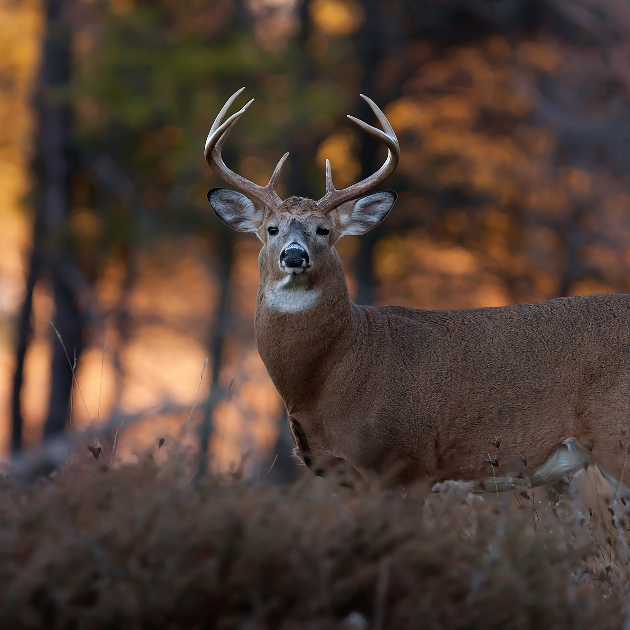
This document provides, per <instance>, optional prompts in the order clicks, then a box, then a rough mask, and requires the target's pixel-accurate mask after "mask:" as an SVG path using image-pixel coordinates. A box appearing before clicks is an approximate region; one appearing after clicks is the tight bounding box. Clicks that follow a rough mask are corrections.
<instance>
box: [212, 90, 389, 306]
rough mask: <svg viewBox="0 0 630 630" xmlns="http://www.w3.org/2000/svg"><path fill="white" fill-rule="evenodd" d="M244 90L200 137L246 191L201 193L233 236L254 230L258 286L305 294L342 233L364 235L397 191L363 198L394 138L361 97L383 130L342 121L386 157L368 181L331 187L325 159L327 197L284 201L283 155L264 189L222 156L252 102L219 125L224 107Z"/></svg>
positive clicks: (384, 169)
mask: <svg viewBox="0 0 630 630" xmlns="http://www.w3.org/2000/svg"><path fill="white" fill-rule="evenodd" d="M243 89H244V88H241V89H240V90H238V92H236V93H235V94H233V95H232V96H231V97H230V98H229V99H228V101H227V103H226V104H225V105H224V106H223V109H221V111H220V112H219V115H218V116H217V118H216V120H215V121H214V123H213V125H212V128H211V129H210V133H209V134H208V138H207V140H206V146H205V157H206V160H207V161H208V164H209V165H210V167H211V168H212V170H213V171H214V172H215V173H216V174H217V175H219V176H220V177H221V178H222V179H223V180H224V181H226V182H227V183H228V184H231V185H232V186H234V187H235V188H238V189H239V190H241V191H242V192H243V193H245V194H242V193H241V192H236V191H233V190H227V189H222V188H214V189H212V190H210V191H209V192H208V201H209V202H210V205H211V206H212V208H213V210H214V211H215V213H216V214H217V216H218V217H219V218H220V219H221V220H222V221H223V222H224V223H226V224H227V225H229V226H230V227H231V228H233V229H235V230H237V231H239V232H253V233H255V234H256V235H257V236H258V238H259V239H260V240H261V241H262V243H263V249H262V252H261V256H260V259H259V262H260V271H261V281H262V280H263V278H264V280H265V282H268V283H271V286H275V287H276V288H286V289H293V290H296V289H300V288H302V289H309V288H311V289H312V288H313V287H314V286H315V285H317V284H318V280H319V279H320V278H321V277H322V275H325V273H326V270H327V269H328V263H329V260H330V255H331V251H334V249H333V245H334V243H335V242H336V241H337V240H338V239H339V238H341V237H342V236H345V235H348V234H354V235H358V234H364V233H365V232H367V231H369V230H371V229H372V228H373V227H375V226H376V225H378V224H379V223H380V222H381V221H382V220H383V219H384V218H385V216H386V215H387V213H388V212H389V211H390V209H391V208H392V206H393V205H394V202H395V201H396V193H395V192H393V191H385V192H378V193H373V194H371V195H367V196H364V195H365V194H366V193H367V192H368V191H370V190H371V189H372V188H374V187H375V186H377V185H378V184H380V183H381V182H382V181H383V180H385V179H386V178H387V177H388V176H389V175H390V174H391V173H392V171H393V170H394V169H395V168H396V166H397V165H398V161H399V156H400V148H399V146H398V139H397V138H396V134H395V133H394V130H393V129H392V126H391V125H390V124H389V121H388V120H387V118H386V117H385V114H383V112H382V111H381V110H380V109H379V107H378V106H377V105H376V104H375V103H374V102H373V101H372V100H371V99H369V98H368V97H367V96H363V95H361V96H362V98H363V99H364V100H365V101H366V102H367V103H368V104H369V106H370V107H371V108H372V111H373V112H374V113H375V114H376V117H377V118H378V119H379V121H380V123H381V125H382V126H383V129H384V131H381V130H380V129H376V128H375V127H372V126H370V125H368V124H366V123H364V122H363V121H361V120H358V119H356V118H354V117H353V116H348V118H350V120H352V121H354V122H355V123H356V124H357V125H359V126H360V127H361V128H362V129H364V130H365V131H367V132H368V133H369V134H371V135H373V136H376V137H377V138H379V139H380V140H382V141H383V142H384V143H385V145H386V146H387V148H388V154H387V159H386V160H385V163H384V164H383V166H381V168H380V169H379V170H378V171H377V172H376V173H374V174H373V175H371V176H370V177H368V178H367V179H364V180H363V181H361V182H358V183H356V184H353V185H352V186H349V187H348V188H344V189H343V190H337V189H335V186H334V184H333V181H332V173H331V168H330V162H329V161H328V160H326V194H325V195H324V196H323V197H322V198H321V199H319V200H318V201H314V200H312V199H305V198H302V197H289V198H288V199H286V200H284V201H283V200H282V199H281V198H280V197H279V196H278V194H277V192H276V186H277V183H278V179H279V177H280V172H281V170H282V166H283V165H284V162H285V160H286V159H287V157H288V155H289V154H288V153H285V154H284V155H283V156H282V158H281V159H280V161H279V162H278V164H277V166H276V168H275V170H274V172H273V175H272V176H271V179H270V180H269V183H268V184H267V186H258V185H256V184H254V183H253V182H251V181H249V180H247V179H245V178H244V177H241V176H240V175H237V174H236V173H234V172H233V171H232V170H230V169H229V168H228V167H227V166H226V165H225V163H224V162H223V159H222V157H221V150H222V148H223V145H224V144H225V141H226V139H227V136H228V134H229V132H230V130H231V129H232V127H233V126H234V125H235V124H236V122H237V121H238V120H239V118H240V117H241V116H242V115H243V114H244V113H245V111H246V110H247V108H248V107H249V106H250V105H251V104H252V102H253V99H252V100H251V101H249V103H247V104H246V105H245V107H243V108H242V109H241V110H240V111H238V112H236V113H235V114H233V115H232V116H230V117H229V118H228V119H227V120H226V121H225V122H223V119H224V118H225V115H226V113H227V111H228V109H229V107H230V106H231V105H232V103H233V102H234V100H235V99H236V97H237V96H238V95H239V94H240V93H241V92H242V91H243ZM334 255H335V257H336V254H334ZM294 297H295V296H294ZM315 297H316V293H315V292H312V293H310V295H309V296H308V299H307V300H306V302H308V301H309V299H313V298H315ZM285 302H286V301H285ZM293 302H295V300H294V301H293ZM306 305H307V304H306V303H302V302H301V301H300V300H297V302H296V303H295V304H293V306H294V307H295V308H288V309H287V308H283V309H282V310H296V308H302V307H304V306H306ZM286 306H287V303H285V304H284V307H286Z"/></svg>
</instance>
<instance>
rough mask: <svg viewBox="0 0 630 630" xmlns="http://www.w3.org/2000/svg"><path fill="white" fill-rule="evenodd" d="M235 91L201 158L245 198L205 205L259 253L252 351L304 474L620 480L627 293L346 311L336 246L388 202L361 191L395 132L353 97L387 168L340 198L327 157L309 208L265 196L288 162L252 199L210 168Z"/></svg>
mask: <svg viewBox="0 0 630 630" xmlns="http://www.w3.org/2000/svg"><path fill="white" fill-rule="evenodd" d="M241 91H242V90H239V91H238V92H236V94H234V95H233V96H232V97H231V98H230V99H229V100H228V102H227V103H226V104H225V106H224V107H223V109H222V110H221V112H220V113H219V115H218V116H217V118H216V120H215V122H214V124H213V125H212V128H211V130H210V133H209V135H208V139H207V141H206V146H205V156H206V159H207V161H208V163H209V164H210V166H211V167H212V168H213V170H214V171H215V173H217V174H218V175H219V176H220V177H222V178H223V179H224V180H225V181H226V182H228V183H229V184H231V185H232V186H234V187H235V188H238V189H240V190H241V191H243V192H244V193H245V194H246V195H247V196H245V195H243V194H241V193H240V192H234V191H232V190H225V189H213V190H211V191H210V192H209V193H208V200H209V202H210V205H211V206H212V208H213V209H214V211H215V212H216V214H217V215H218V216H219V218H220V219H222V220H223V221H224V222H225V223H227V225H229V226H230V227H232V228H234V229H235V230H238V231H241V232H253V233H255V234H256V235H257V236H258V238H259V239H260V240H261V241H262V244H263V246H262V250H261V251H260V256H259V258H258V265H259V268H260V284H259V287H258V296H257V298H256V319H255V327H256V339H257V342H258V349H259V352H260V356H261V357H262V360H263V361H264V363H265V366H266V367H267V370H268V372H269V375H270V376H271V378H272V380H273V382H274V384H275V386H276V388H277V389H278V392H279V393H280V395H281V396H282V398H283V400H284V403H285V405H286V408H287V414H288V418H289V424H290V427H291V433H292V435H293V439H294V441H295V444H296V446H297V450H298V451H299V454H300V456H301V458H302V459H303V460H304V462H305V463H306V464H307V465H308V466H309V467H310V468H312V469H313V470H314V471H315V472H316V474H324V473H325V471H326V470H327V467H328V466H331V465H333V464H334V465H337V464H338V463H339V462H340V461H342V462H344V463H345V464H347V465H348V466H350V467H351V468H352V469H354V471H358V473H360V474H361V475H362V476H364V477H366V478H370V477H371V476H373V475H381V476H387V474H390V476H391V482H392V483H396V484H398V483H403V484H404V483H408V482H410V481H413V480H415V479H418V478H420V477H424V476H430V477H432V478H434V479H436V480H443V479H456V480H462V481H465V482H469V484H468V486H469V487H470V489H472V490H475V491H483V490H487V491H494V490H495V489H499V490H505V489H508V488H511V487H513V486H514V485H521V484H522V485H529V484H531V485H533V486H537V485H542V484H547V483H553V482H556V481H559V480H561V479H564V478H565V477H567V476H570V475H573V474H576V473H577V472H579V471H580V470H582V469H583V468H584V467H585V465H586V464H587V463H589V462H590V461H594V462H595V463H597V464H598V465H599V467H600V468H601V469H602V470H603V471H605V473H606V474H607V475H608V479H609V481H610V482H611V483H612V484H616V481H615V479H618V480H619V481H620V482H623V480H622V477H623V469H624V468H625V463H626V462H625V454H626V453H627V450H626V449H627V446H626V445H625V442H626V438H625V437H624V436H623V435H620V428H621V427H622V426H624V425H627V424H628V423H630V296H627V295H590V296H583V297H571V298H560V299H555V300H549V301H547V302H541V303H539V304H520V305H516V306H506V307H501V308H477V309H466V310H458V311H429V310H412V309H408V308H402V307H398V306H380V307H371V306H358V305H356V304H354V303H353V302H352V301H351V300H350V297H349V295H348V289H347V287H346V280H345V276H344V272H343V269H342V265H341V261H340V259H339V256H338V254H337V252H336V250H335V247H334V244H335V242H336V241H337V240H338V239H339V238H341V237H342V236H344V235H347V234H363V233H365V232H367V231H368V230H370V229H371V228H373V227H374V226H375V225H377V224H378V223H380V222H381V221H382V220H383V219H384V218H385V216H386V215H387V213H388V212H389V210H390V209H391V207H392V206H393V204H394V202H395V200H396V193H394V192H392V191H385V192H377V193H373V194H371V195H367V196H363V195H365V194H366V193H368V192H369V191H370V190H371V189H372V188H374V187H375V186H377V185H378V184H380V183H381V182H382V181H383V180H384V179H385V178H386V177H387V176H388V175H389V174H390V173H391V172H392V171H393V170H394V169H395V168H396V165H397V164H398V159H399V153H400V149H399V146H398V140H397V139H396V134H395V133H394V130H393V129H392V127H391V125H390V124H389V122H388V120H387V118H386V117H385V115H384V114H383V112H382V111H381V110H380V109H379V108H378V107H377V106H376V105H375V104H374V103H373V102H372V101H371V100H370V99H368V98H366V97H365V96H364V97H363V98H364V99H365V100H366V101H367V102H368V103H369V105H370V107H371V108H372V110H373V111H374V113H375V114H376V117H377V118H378V120H379V121H380V123H381V125H382V126H383V129H384V131H381V130H379V129H376V128H374V127H371V126H370V125H367V124H366V123H364V122H362V121H360V120H357V119H355V118H353V117H351V116H349V118H351V120H353V121H354V122H356V123H357V124H358V125H359V126H360V127H361V128H362V129H364V130H365V131H366V132H367V133H370V134H372V135H374V136H376V137H377V138H379V139H380V140H382V141H383V143H384V144H385V145H386V146H387V148H388V155H387V159H386V161H385V163H384V164H383V166H382V167H381V168H380V169H379V170H378V171H377V172H376V173H374V174H373V175H372V176H370V177H368V178H367V179H365V180H364V181H362V182H360V183H358V184H354V185H352V186H349V187H348V188H345V189H343V190H336V189H335V187H334V186H333V182H332V176H331V170H330V164H329V162H328V161H327V162H326V194H325V195H324V196H323V197H322V198H321V199H320V200H319V201H313V200H312V199H303V198H300V197H289V198H288V199H286V200H284V201H283V200H282V199H280V197H279V196H278V194H277V193H276V184H277V182H278V177H279V175H280V170H281V167H282V165H283V163H284V161H285V160H286V158H287V156H288V153H287V154H285V155H284V156H283V157H282V159H281V160H280V162H279V163H278V165H277V167H276V169H275V171H274V173H273V175H272V177H271V180H270V181H269V184H268V185H267V186H264V187H262V186H257V185H256V184H254V183H252V182H250V181H248V180H246V179H244V178H243V177H241V176H239V175H237V174H236V173H234V172H232V171H231V170H230V169H229V168H227V167H226V165H225V164H224V162H223V160H222V158H221V149H222V147H223V144H224V143H225V140H226V138H227V136H228V133H229V132H230V130H231V129H232V127H233V126H234V124H235V123H236V122H237V121H238V120H239V118H240V117H241V116H242V115H243V113H244V112H245V110H246V109H247V108H248V107H249V105H250V104H251V102H252V101H250V102H249V103H248V104H247V105H246V106H245V107H243V109H241V110H240V111H238V112H237V113H235V114H234V115H232V116H231V117H230V118H228V119H227V120H226V121H225V122H223V119H224V118H225V115H226V112H227V111H228V108H229V107H230V106H231V104H232V103H233V101H234V100H235V98H236V97H237V96H238V95H239V94H240V92H241ZM496 436H501V439H498V438H496ZM495 438H496V439H495ZM489 442H490V444H489ZM622 444H623V446H624V448H621V446H622ZM345 464H344V465H345ZM629 468H630V467H629ZM493 470H494V471H495V472H494V474H493ZM629 475H630V471H629ZM624 492H627V491H626V490H625V489H624Z"/></svg>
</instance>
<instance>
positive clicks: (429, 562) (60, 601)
mask: <svg viewBox="0 0 630 630" xmlns="http://www.w3.org/2000/svg"><path fill="white" fill-rule="evenodd" d="M85 455H86V456H85V458H75V460H74V463H73V464H72V465H71V466H69V467H68V468H67V469H66V470H64V471H63V472H62V473H61V474H59V475H56V476H54V477H52V478H50V479H45V480H44V479H40V480H39V481H38V482H37V484H36V485H35V486H32V485H31V486H25V485H20V484H19V483H18V482H17V481H16V479H15V478H14V477H13V476H12V475H11V474H10V473H8V474H7V475H6V476H5V478H4V481H3V483H2V487H1V489H0V627H2V628H11V629H15V630H18V629H21V628H33V629H35V628H47V629H51V630H52V629H57V628H58V629H64V630H65V629H71V628H72V629H74V628H76V629H83V628H90V629H101V628H103V629H104V628H121V629H127V628H128V629H135V628H173V629H179V628H182V629H184V628H186V629H192V628H226V629H227V628H243V629H250V630H258V629H261V630H262V629H264V628H287V629H289V628H291V629H293V628H295V629H302V628H304V629H307V628H308V629H309V630H310V629H316V628H326V629H329V628H347V629H350V628H354V629H359V628H376V629H384V628H396V629H405V628H410V629H411V628H414V629H415V628H419V627H422V628H486V629H487V628H501V629H505V628H536V629H545V628H554V629H555V628H575V629H581V628H584V629H591V628H598V629H605V628H622V627H624V622H625V621H626V615H627V612H626V611H625V609H624V606H626V604H625V603H624V602H625V599H626V597H627V592H626V571H627V569H628V560H627V557H628V556H627V547H626V540H625V533H623V532H625V530H626V529H627V528H628V522H627V516H626V511H625V506H624V505H623V504H622V503H621V502H620V501H615V498H614V497H606V499H605V500H604V498H602V497H600V498H602V506H596V507H595V508H594V509H593V510H592V512H589V511H588V508H586V507H585V505H584V504H583V502H582V500H581V499H580V498H579V497H578V496H563V497H562V500H559V499H560V497H555V498H554V499H553V500H549V499H548V498H547V492H546V491H545V490H544V489H543V490H537V491H536V494H535V495H533V496H532V492H531V490H530V491H529V492H523V494H522V495H519V497H520V499H521V500H520V501H519V500H517V498H516V497H515V496H510V495H509V494H504V495H501V496H499V497H498V498H497V497H496V496H494V495H491V496H486V497H484V498H483V499H482V498H479V497H474V498H473V497H472V495H465V494H463V493H462V492H461V490H459V489H458V488H457V487H456V486H453V487H451V488H450V489H447V490H446V491H445V492H443V493H441V494H435V493H431V492H430V489H429V488H428V486H423V485H419V486H416V487H413V488H411V489H409V490H408V491H407V493H406V494H405V496H403V495H402V493H400V492H392V491H381V490H375V489H372V490H363V491H361V492H359V493H357V494H355V495H353V496H343V497H342V496H337V495H334V494H333V493H331V491H330V488H329V487H328V486H327V485H326V482H325V481H323V480H321V479H313V478H312V477H310V476H308V477H307V476H304V477H303V478H302V479H300V480H299V481H298V482H297V483H296V484H294V485H292V486H288V487H282V488H281V487H277V486H274V485H272V484H268V483H267V482H266V480H264V481H259V480H257V479H253V480H252V479H250V480H247V479H242V478H240V475H239V474H238V473H236V474H234V475H231V476H230V475H228V476H224V477H216V476H215V477H207V478H205V479H203V480H201V481H200V482H199V483H198V484H197V485H195V480H193V481H191V482H188V479H190V474H189V471H188V472H187V471H185V470H184V467H183V466H182V465H181V462H180V463H179V465H178V462H177V456H176V454H175V455H173V456H172V457H171V458H170V459H169V458H168V457H167V456H166V454H164V456H163V457H162V456H161V457H160V460H159V461H160V463H159V465H158V464H156V463H155V461H154V459H153V458H151V457H147V458H145V459H144V460H143V461H141V462H140V463H139V464H137V465H133V466H123V467H120V468H118V469H116V468H114V469H109V466H108V465H107V464H103V463H102V462H103V460H102V459H98V460H95V459H94V458H93V457H92V456H91V455H90V453H89V452H88V451H87V450H86V451H85ZM306 474H307V472H306V471H305V475H306ZM582 477H585V478H586V480H588V472H587V474H586V475H582ZM525 495H527V496H525ZM543 497H544V498H543ZM532 499H533V500H532ZM519 503H520V505H519ZM600 508H601V509H600ZM608 508H610V509H608ZM598 512H599V513H598Z"/></svg>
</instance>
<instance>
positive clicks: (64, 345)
mask: <svg viewBox="0 0 630 630" xmlns="http://www.w3.org/2000/svg"><path fill="white" fill-rule="evenodd" d="M50 325H51V326H52V327H53V330H54V331H55V334H56V335H57V339H59V343H60V344H61V347H62V348H63V351H64V352H65V353H66V359H67V360H68V365H69V366H70V370H72V379H73V381H74V383H75V385H76V386H77V389H78V390H79V394H81V400H82V401H83V406H84V407H85V412H86V413H87V415H88V418H89V420H90V423H91V422H92V416H91V415H90V411H89V409H88V407H87V404H86V402H85V398H84V397H83V392H82V391H81V387H80V386H79V382H78V381H77V377H76V375H75V373H74V368H73V367H72V361H70V357H69V356H68V351H67V350H66V344H65V343H64V342H63V339H62V338H61V335H60V334H59V331H58V330H57V329H56V328H55V325H54V324H53V323H52V322H50Z"/></svg>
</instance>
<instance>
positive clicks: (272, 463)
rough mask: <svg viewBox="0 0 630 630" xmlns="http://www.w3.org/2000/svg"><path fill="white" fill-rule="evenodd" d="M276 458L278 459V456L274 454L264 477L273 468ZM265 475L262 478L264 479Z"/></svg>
mask: <svg viewBox="0 0 630 630" xmlns="http://www.w3.org/2000/svg"><path fill="white" fill-rule="evenodd" d="M277 459H278V456H277V455H276V456H275V457H274V458H273V461H272V462H271V466H269V470H268V471H267V472H266V474H265V477H266V476H267V475H268V474H269V473H270V472H271V469H272V468H273V465H274V464H275V463H276V460H277ZM265 477H263V479H264V478H265Z"/></svg>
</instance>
